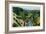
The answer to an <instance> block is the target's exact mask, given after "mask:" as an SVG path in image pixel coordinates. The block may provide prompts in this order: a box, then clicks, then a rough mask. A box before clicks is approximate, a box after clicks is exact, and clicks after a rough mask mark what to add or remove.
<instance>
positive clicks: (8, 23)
mask: <svg viewBox="0 0 46 34" xmlns="http://www.w3.org/2000/svg"><path fill="white" fill-rule="evenodd" d="M21 6H22V7H21ZM26 6H27V7H28V9H29V10H30V9H31V8H30V7H33V6H34V8H35V7H36V6H37V7H39V8H35V9H34V8H32V9H31V10H33V9H34V10H36V9H38V10H40V13H39V14H40V26H38V27H37V26H34V27H32V26H29V27H18V26H17V27H16V26H15V27H14V26H13V27H11V25H12V24H11V22H12V23H13V19H12V18H13V17H12V16H13V14H11V13H12V11H13V10H14V9H12V7H14V8H15V7H21V8H23V7H24V9H26V8H27V7H26ZM29 6H30V7H29ZM25 7H26V8H25ZM28 9H26V11H27V10H28ZM10 12H11V13H10ZM34 13H35V12H34ZM26 19H27V18H26ZM14 24H15V23H14ZM40 31H45V3H39V2H20V1H6V2H5V32H6V33H22V32H40Z"/></svg>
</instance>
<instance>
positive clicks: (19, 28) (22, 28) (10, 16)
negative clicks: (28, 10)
mask: <svg viewBox="0 0 46 34" xmlns="http://www.w3.org/2000/svg"><path fill="white" fill-rule="evenodd" d="M16 6H39V7H40V26H31V27H12V23H13V17H12V16H13V15H12V7H16ZM39 29H43V5H33V4H19V3H18V4H16V3H9V31H18V30H39Z"/></svg>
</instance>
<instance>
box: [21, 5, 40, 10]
mask: <svg viewBox="0 0 46 34" xmlns="http://www.w3.org/2000/svg"><path fill="white" fill-rule="evenodd" d="M20 8H23V9H25V10H40V7H38V6H21V7H20Z"/></svg>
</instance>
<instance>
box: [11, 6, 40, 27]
mask: <svg viewBox="0 0 46 34" xmlns="http://www.w3.org/2000/svg"><path fill="white" fill-rule="evenodd" d="M12 9H13V24H12V27H25V26H26V27H27V26H40V10H25V9H23V8H20V7H13V8H12Z"/></svg>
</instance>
